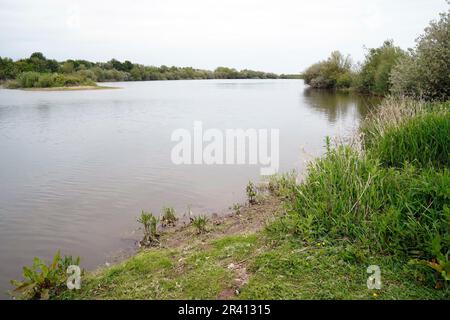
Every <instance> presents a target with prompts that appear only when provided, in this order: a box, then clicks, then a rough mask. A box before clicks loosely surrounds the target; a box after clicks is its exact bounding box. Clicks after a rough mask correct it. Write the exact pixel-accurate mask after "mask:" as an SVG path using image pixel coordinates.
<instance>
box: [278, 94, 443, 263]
mask: <svg viewBox="0 0 450 320" xmlns="http://www.w3.org/2000/svg"><path fill="white" fill-rule="evenodd" d="M391 102H392V101H391ZM393 103H394V104H390V103H389V101H387V102H386V103H385V104H384V105H383V106H382V107H381V109H380V110H379V113H378V114H376V115H373V116H372V117H371V119H369V120H367V121H368V122H367V123H365V124H364V125H363V127H362V131H363V132H364V133H365V134H364V135H363V139H362V143H363V144H364V148H363V149H362V150H363V151H359V150H358V149H357V148H352V147H350V146H344V145H340V146H337V147H336V148H334V149H332V148H329V149H328V151H327V153H326V155H325V156H324V157H323V158H322V159H319V160H318V161H316V162H314V163H311V164H310V166H309V169H308V174H307V176H306V178H305V180H304V181H303V183H301V184H299V185H296V186H295V187H292V188H288V189H289V190H292V192H293V197H292V199H293V200H292V201H291V202H290V210H288V213H287V214H286V215H285V216H284V217H283V218H281V219H280V220H278V221H277V222H275V223H274V224H272V225H271V226H270V227H269V230H270V231H272V233H273V234H275V235H277V236H282V237H285V236H290V237H291V238H292V237H293V238H294V239H298V240H300V241H307V242H311V241H316V240H318V239H325V238H326V239H329V240H330V241H338V240H346V241H350V242H352V243H358V244H360V245H362V246H365V247H367V248H369V249H370V250H372V251H374V252H380V253H388V254H393V255H396V256H398V257H399V258H401V259H424V260H428V261H431V259H434V258H436V257H437V256H446V255H448V252H449V250H450V228H449V222H450V170H449V162H448V157H449V148H450V140H449V136H450V126H449V124H450V118H449V109H448V108H447V106H446V105H441V106H427V105H424V104H421V103H417V102H403V103H402V104H400V105H401V107H400V108H399V109H396V108H395V106H398V105H399V104H395V103H396V102H393ZM408 106H412V108H408ZM436 243H439V246H437V245H436ZM436 247H439V250H440V251H441V252H440V253H438V252H436V250H435V249H433V248H436Z"/></svg>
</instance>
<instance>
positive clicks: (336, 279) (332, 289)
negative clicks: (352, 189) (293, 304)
mask: <svg viewBox="0 0 450 320" xmlns="http://www.w3.org/2000/svg"><path fill="white" fill-rule="evenodd" d="M302 249H303V250H302ZM304 249H306V250H304ZM348 251H356V252H359V254H360V258H359V259H357V258H355V257H353V255H352V254H353V253H352V254H350V253H349V252H348ZM360 251H361V250H360V248H355V247H353V246H350V245H349V246H348V247H345V246H329V245H326V246H324V247H311V248H304V247H303V248H302V247H298V246H297V245H295V244H291V243H289V242H283V243H282V244H281V245H280V246H276V247H274V248H272V249H271V250H269V251H267V252H265V253H263V254H261V255H260V256H258V257H257V259H255V260H254V261H253V262H252V264H251V269H250V270H251V271H252V272H253V273H254V276H253V277H252V278H251V279H250V281H249V284H248V285H247V286H246V287H244V288H243V290H242V294H241V295H240V298H241V299H275V300H279V299H289V300H299V299H302V300H315V299H333V300H336V299H338V300H339V299H345V300H352V299H358V300H360V299H362V300H367V299H388V300H389V299H448V298H450V296H449V295H448V292H446V291H444V290H435V289H434V288H433V287H430V286H427V285H423V283H420V282H418V281H417V280H416V279H414V278H413V277H412V276H411V274H410V273H409V272H407V271H405V270H403V267H402V265H400V264H398V263H396V262H395V260H394V259H392V258H390V257H384V256H374V255H370V254H369V253H368V252H362V253H361V252H360ZM372 264H373V265H379V266H380V268H381V277H382V278H381V279H382V289H381V290H380V291H377V290H376V291H374V290H369V289H367V286H366V281H367V277H368V274H367V273H366V269H367V267H368V266H369V265H372Z"/></svg>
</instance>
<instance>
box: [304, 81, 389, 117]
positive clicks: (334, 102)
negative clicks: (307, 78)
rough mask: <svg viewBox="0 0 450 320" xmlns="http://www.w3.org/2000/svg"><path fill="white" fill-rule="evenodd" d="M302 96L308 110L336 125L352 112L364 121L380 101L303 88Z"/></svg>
mask: <svg viewBox="0 0 450 320" xmlns="http://www.w3.org/2000/svg"><path fill="white" fill-rule="evenodd" d="M303 96H304V97H305V98H306V101H307V102H308V105H309V107H310V108H313V109H314V110H317V111H318V112H320V113H323V114H325V115H326V117H327V119H328V121H330V122H331V123H336V121H338V120H339V119H341V118H342V117H345V116H346V115H347V114H348V113H349V112H354V111H356V113H357V114H358V116H360V117H361V118H362V119H364V117H365V116H366V115H367V113H368V112H369V110H371V109H373V107H374V106H376V105H378V104H379V103H380V101H381V99H380V98H378V97H368V96H361V95H357V94H354V93H348V92H335V91H332V90H320V89H312V88H305V89H304V90H303Z"/></svg>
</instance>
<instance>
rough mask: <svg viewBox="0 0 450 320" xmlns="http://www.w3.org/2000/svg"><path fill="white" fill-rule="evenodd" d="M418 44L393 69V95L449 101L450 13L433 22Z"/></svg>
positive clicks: (418, 40)
mask: <svg viewBox="0 0 450 320" xmlns="http://www.w3.org/2000/svg"><path fill="white" fill-rule="evenodd" d="M416 42H417V45H416V47H415V49H414V50H412V51H411V52H410V53H409V54H408V55H407V56H406V57H404V58H403V59H401V60H400V62H399V64H398V65H397V66H396V67H394V68H393V70H392V75H391V82H392V90H391V91H392V93H394V94H396V95H402V96H412V97H415V98H421V99H425V100H439V101H447V100H449V99H450V76H449V75H450V11H448V12H447V13H443V14H441V18H440V20H439V21H437V22H434V21H433V22H431V24H430V26H429V27H427V28H426V29H425V33H424V35H422V36H421V37H419V39H417V41H416Z"/></svg>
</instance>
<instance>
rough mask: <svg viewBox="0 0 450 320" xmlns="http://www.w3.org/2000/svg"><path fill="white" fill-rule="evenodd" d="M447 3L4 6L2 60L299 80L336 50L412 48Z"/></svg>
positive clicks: (84, 1)
mask: <svg viewBox="0 0 450 320" xmlns="http://www.w3.org/2000/svg"><path fill="white" fill-rule="evenodd" d="M448 9H449V5H448V4H447V3H446V1H445V0H267V1H265V0H128V1H123V0H122V1H119V0H104V1H103V0H79V1H76V0H70V1H64V0H0V56H7V57H11V58H14V59H18V58H23V57H27V56H29V55H30V54H31V53H32V52H34V51H41V52H43V53H44V54H45V55H46V56H47V57H48V58H55V59H58V60H63V59H68V58H80V59H81V58H82V59H88V60H92V61H107V60H109V59H111V58H113V57H114V58H116V59H119V60H125V59H128V60H131V61H133V62H138V63H142V64H148V65H161V64H166V65H177V66H193V67H197V68H208V69H213V68H215V67H217V66H229V67H234V68H237V69H242V68H251V69H258V70H264V71H273V72H278V73H282V72H286V73H290V72H292V73H293V72H299V71H301V70H303V69H304V68H305V67H307V66H308V65H309V64H311V63H313V62H315V61H317V60H320V59H324V58H326V57H327V56H328V54H329V53H330V52H331V51H333V50H341V51H342V52H344V53H349V54H351V55H352V56H353V58H354V60H361V59H362V58H363V57H364V50H363V46H366V47H375V46H379V45H381V44H382V42H383V41H384V40H386V39H394V40H395V42H396V43H397V44H398V45H400V46H401V47H403V48H408V47H412V46H413V45H414V39H415V38H416V37H417V36H419V35H420V34H421V33H422V31H423V29H424V28H425V27H426V26H427V24H428V22H429V21H430V20H432V19H436V18H438V15H439V12H444V11H446V10H448Z"/></svg>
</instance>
